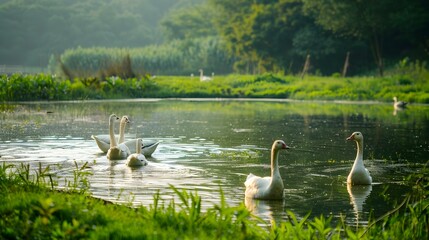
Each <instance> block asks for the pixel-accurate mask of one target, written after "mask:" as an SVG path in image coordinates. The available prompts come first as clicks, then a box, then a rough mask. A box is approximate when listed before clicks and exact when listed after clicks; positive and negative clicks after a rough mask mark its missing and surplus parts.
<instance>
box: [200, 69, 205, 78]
mask: <svg viewBox="0 0 429 240" xmlns="http://www.w3.org/2000/svg"><path fill="white" fill-rule="evenodd" d="M203 76H204V74H203V70H200V78H201V79H202V78H203Z"/></svg>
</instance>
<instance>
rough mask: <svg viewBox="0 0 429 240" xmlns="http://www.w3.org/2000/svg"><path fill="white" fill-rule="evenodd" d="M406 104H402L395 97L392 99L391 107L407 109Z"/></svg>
mask: <svg viewBox="0 0 429 240" xmlns="http://www.w3.org/2000/svg"><path fill="white" fill-rule="evenodd" d="M407 104H408V103H407V102H403V101H398V98H397V97H393V107H394V108H399V109H400V108H406V107H407Z"/></svg>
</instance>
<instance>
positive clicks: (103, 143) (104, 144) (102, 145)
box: [91, 116, 159, 157]
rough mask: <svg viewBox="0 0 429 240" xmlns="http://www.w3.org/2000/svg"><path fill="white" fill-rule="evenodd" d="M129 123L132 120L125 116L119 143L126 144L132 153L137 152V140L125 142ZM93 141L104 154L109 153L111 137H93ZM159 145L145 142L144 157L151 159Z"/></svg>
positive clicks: (120, 126)
mask: <svg viewBox="0 0 429 240" xmlns="http://www.w3.org/2000/svg"><path fill="white" fill-rule="evenodd" d="M127 123H130V120H129V118H128V117H127V116H123V117H122V119H121V122H120V124H119V140H118V143H119V144H121V143H125V145H127V147H128V149H130V151H131V152H136V149H135V147H136V144H135V143H136V139H130V140H127V141H125V126H126V124H127ZM91 138H92V139H94V140H95V142H96V143H97V146H98V148H99V149H100V150H101V151H103V152H104V153H107V151H108V150H109V148H110V135H106V134H102V135H92V136H91ZM158 145H159V141H153V140H143V146H142V153H143V155H145V156H147V157H150V156H151V155H152V153H153V152H155V150H156V148H157V147H158Z"/></svg>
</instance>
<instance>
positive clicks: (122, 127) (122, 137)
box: [118, 121, 127, 143]
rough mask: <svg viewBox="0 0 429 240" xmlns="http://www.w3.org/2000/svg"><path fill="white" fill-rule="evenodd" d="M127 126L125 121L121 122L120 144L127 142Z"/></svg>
mask: <svg viewBox="0 0 429 240" xmlns="http://www.w3.org/2000/svg"><path fill="white" fill-rule="evenodd" d="M125 124H127V123H126V122H125V121H121V123H120V124H119V140H118V142H119V143H123V142H125Z"/></svg>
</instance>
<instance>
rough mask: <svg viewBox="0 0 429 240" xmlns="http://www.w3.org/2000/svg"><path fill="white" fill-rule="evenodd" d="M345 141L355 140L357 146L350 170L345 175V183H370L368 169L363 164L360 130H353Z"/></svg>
mask: <svg viewBox="0 0 429 240" xmlns="http://www.w3.org/2000/svg"><path fill="white" fill-rule="evenodd" d="M346 140H347V141H355V142H356V146H357V153H356V159H355V162H354V163H353V167H352V170H351V171H350V174H349V176H348V177H347V183H348V184H351V185H370V184H371V183H372V178H371V176H370V175H369V171H368V169H366V168H365V166H364V165H363V135H362V133H361V132H354V133H353V134H352V135H351V136H350V137H348V138H347V139H346Z"/></svg>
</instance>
